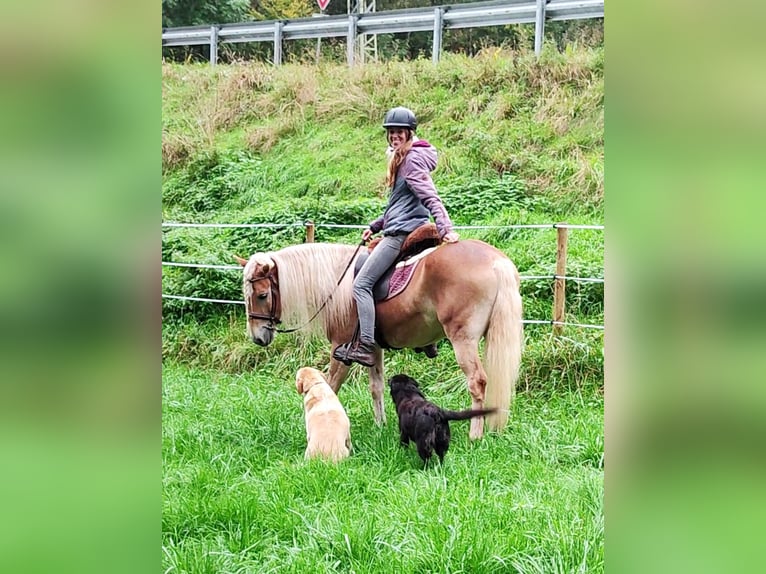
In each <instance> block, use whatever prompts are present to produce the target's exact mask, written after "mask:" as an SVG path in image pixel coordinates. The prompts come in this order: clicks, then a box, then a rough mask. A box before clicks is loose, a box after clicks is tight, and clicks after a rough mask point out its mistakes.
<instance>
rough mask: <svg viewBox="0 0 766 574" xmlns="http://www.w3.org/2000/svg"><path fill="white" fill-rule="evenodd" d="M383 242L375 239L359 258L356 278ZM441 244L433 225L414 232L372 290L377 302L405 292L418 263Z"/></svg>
mask: <svg viewBox="0 0 766 574" xmlns="http://www.w3.org/2000/svg"><path fill="white" fill-rule="evenodd" d="M381 240H382V238H380V237H376V238H375V239H373V240H372V241H371V242H370V244H369V245H368V246H367V252H366V253H365V252H362V254H361V255H360V256H359V257H358V258H357V260H356V263H355V265H354V277H356V276H357V275H358V274H359V270H360V269H361V268H362V265H364V262H365V261H367V258H368V257H369V256H370V253H372V251H373V249H375V247H376V246H377V245H378V243H380V242H381ZM440 243H441V239H439V232H438V230H437V229H436V225H435V224H433V223H425V224H423V225H421V226H420V227H418V228H416V229H415V230H414V231H412V232H411V233H410V234H409V235H408V236H407V239H405V240H404V243H402V248H401V249H400V251H399V256H398V257H397V258H396V260H395V261H394V262H393V264H392V265H391V267H389V268H388V270H387V271H386V272H385V273H384V274H383V275H382V276H381V278H380V279H378V282H377V283H375V286H374V287H373V288H372V297H373V299H374V300H375V302H378V301H385V300H387V299H391V298H392V297H396V296H397V295H398V294H399V293H401V292H402V291H404V289H405V288H406V287H407V285H408V284H409V282H410V279H411V278H412V273H413V272H414V271H415V267H417V263H418V262H419V261H420V260H421V259H422V258H423V257H425V256H426V255H428V253H430V252H431V251H433V250H434V249H436V247H437V246H438V245H439V244H440Z"/></svg>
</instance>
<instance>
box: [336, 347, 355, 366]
mask: <svg viewBox="0 0 766 574" xmlns="http://www.w3.org/2000/svg"><path fill="white" fill-rule="evenodd" d="M353 343H354V342H353V341H349V342H348V343H343V344H342V345H338V346H337V347H336V348H335V350H334V351H333V353H332V358H333V359H335V360H336V361H340V362H341V363H343V364H344V365H346V366H347V367H350V366H351V363H352V361H351V359H349V358H348V353H349V350H350V349H351V346H352V345H353Z"/></svg>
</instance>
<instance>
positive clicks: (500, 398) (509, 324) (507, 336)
mask: <svg viewBox="0 0 766 574" xmlns="http://www.w3.org/2000/svg"><path fill="white" fill-rule="evenodd" d="M494 269H495V274H496V275H497V280H498V285H497V297H496V298H495V304H494V305H493V306H492V314H491V315H490V318H489V327H488V328H487V332H486V333H485V351H486V352H485V355H486V358H485V361H484V366H485V369H486V371H487V387H486V394H485V403H484V404H485V405H486V406H487V407H495V408H496V409H497V411H498V412H497V414H494V415H493V416H491V417H488V418H487V424H488V425H489V428H490V430H502V429H503V428H505V425H506V424H508V412H509V409H510V407H511V402H512V401H513V396H514V394H515V393H516V381H517V379H518V378H519V366H520V365H521V349H522V346H523V345H524V332H523V325H522V322H521V295H520V294H519V273H518V271H517V270H516V267H515V266H514V264H513V263H512V262H511V261H510V260H509V259H505V258H503V259H498V260H497V261H495V263H494Z"/></svg>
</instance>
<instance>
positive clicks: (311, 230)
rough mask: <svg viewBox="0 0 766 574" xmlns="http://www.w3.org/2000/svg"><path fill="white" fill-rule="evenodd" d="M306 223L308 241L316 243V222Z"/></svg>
mask: <svg viewBox="0 0 766 574" xmlns="http://www.w3.org/2000/svg"><path fill="white" fill-rule="evenodd" d="M305 225H306V243H314V222H313V221H307V222H306V223H305Z"/></svg>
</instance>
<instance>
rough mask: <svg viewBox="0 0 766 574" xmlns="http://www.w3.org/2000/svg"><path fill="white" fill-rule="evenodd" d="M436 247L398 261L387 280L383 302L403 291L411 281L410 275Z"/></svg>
mask: <svg viewBox="0 0 766 574" xmlns="http://www.w3.org/2000/svg"><path fill="white" fill-rule="evenodd" d="M434 249H436V247H431V248H429V249H426V250H425V251H421V252H420V253H418V254H417V255H415V256H414V257H410V258H409V259H407V260H405V261H400V262H399V263H397V264H396V267H395V268H394V272H393V273H392V274H391V278H390V279H389V280H388V294H387V295H386V297H385V298H384V299H382V300H383V301H386V300H388V299H391V298H392V297H396V296H397V295H398V294H399V293H401V292H402V291H404V289H405V288H406V287H407V285H408V284H409V282H410V279H412V274H413V273H414V272H415V267H417V266H418V263H419V262H420V260H421V259H423V257H425V256H426V255H428V254H429V253H431V251H433V250H434Z"/></svg>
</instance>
